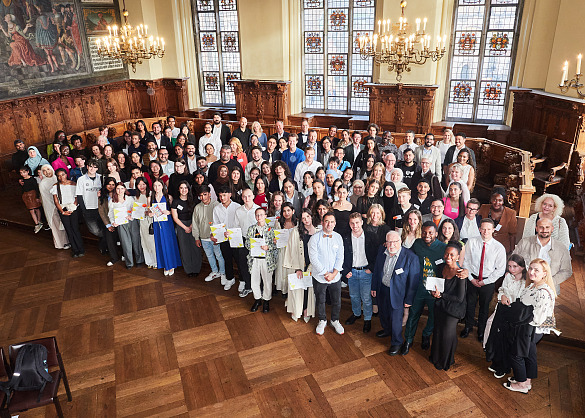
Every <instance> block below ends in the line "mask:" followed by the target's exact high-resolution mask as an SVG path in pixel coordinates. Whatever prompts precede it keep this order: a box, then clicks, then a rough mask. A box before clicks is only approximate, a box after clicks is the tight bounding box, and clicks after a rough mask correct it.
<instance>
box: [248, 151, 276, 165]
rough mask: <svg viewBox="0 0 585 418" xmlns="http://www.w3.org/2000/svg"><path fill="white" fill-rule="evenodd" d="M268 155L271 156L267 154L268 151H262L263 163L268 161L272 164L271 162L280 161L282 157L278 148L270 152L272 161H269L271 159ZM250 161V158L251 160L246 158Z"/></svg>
mask: <svg viewBox="0 0 585 418" xmlns="http://www.w3.org/2000/svg"><path fill="white" fill-rule="evenodd" d="M270 154H271V153H269V152H268V151H266V150H264V151H262V159H263V160H264V161H270V163H271V164H272V163H273V162H275V161H278V160H280V159H281V157H282V154H281V152H280V151H279V150H278V148H276V149H275V150H274V151H272V161H271V160H270V157H271V155H270ZM251 160H252V158H251V157H248V161H251Z"/></svg>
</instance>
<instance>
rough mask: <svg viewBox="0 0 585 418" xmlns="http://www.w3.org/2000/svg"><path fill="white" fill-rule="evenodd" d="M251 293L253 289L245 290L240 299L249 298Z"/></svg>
mask: <svg viewBox="0 0 585 418" xmlns="http://www.w3.org/2000/svg"><path fill="white" fill-rule="evenodd" d="M250 293H252V290H251V289H244V290H242V291H241V292H240V297H241V298H245V297H246V296H248V295H249V294H250Z"/></svg>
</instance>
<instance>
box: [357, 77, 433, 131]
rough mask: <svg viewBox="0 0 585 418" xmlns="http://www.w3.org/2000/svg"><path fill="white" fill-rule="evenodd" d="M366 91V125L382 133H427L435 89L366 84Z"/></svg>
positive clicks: (429, 126) (415, 86) (429, 128)
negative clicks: (368, 123) (368, 119)
mask: <svg viewBox="0 0 585 418" xmlns="http://www.w3.org/2000/svg"><path fill="white" fill-rule="evenodd" d="M366 87H368V88H369V90H370V122H372V123H375V124H377V125H378V126H380V127H381V128H382V129H383V130H390V131H393V132H404V131H407V130H413V131H415V132H416V133H426V132H430V131H431V124H432V123H433V109H434V107H435V92H436V90H437V87H438V86H436V85H432V86H422V85H420V86H417V85H405V84H374V83H369V84H366Z"/></svg>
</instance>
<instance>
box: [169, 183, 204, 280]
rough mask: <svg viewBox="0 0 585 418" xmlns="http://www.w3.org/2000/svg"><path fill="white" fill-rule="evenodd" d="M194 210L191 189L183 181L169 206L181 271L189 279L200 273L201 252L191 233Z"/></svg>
mask: <svg viewBox="0 0 585 418" xmlns="http://www.w3.org/2000/svg"><path fill="white" fill-rule="evenodd" d="M194 208H195V205H194V202H193V195H192V194H191V187H190V186H189V182H188V181H186V180H183V181H182V182H181V183H180V184H179V198H178V199H173V203H172V204H171V215H172V216H173V221H175V231H176V233H177V241H178V242H179V252H180V253H181V261H182V263H183V269H185V273H187V276H189V277H194V276H197V275H198V274H199V272H200V271H201V250H199V248H198V247H197V245H195V238H194V237H193V234H192V233H191V232H192V230H193V228H192V226H191V223H192V219H193V209H194Z"/></svg>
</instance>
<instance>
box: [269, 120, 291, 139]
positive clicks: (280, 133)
mask: <svg viewBox="0 0 585 418" xmlns="http://www.w3.org/2000/svg"><path fill="white" fill-rule="evenodd" d="M275 127H276V133H274V134H272V135H270V138H274V139H276V143H277V144H278V141H279V140H280V138H284V139H286V140H287V141H288V136H289V135H290V133H288V132H285V130H284V123H282V121H281V120H277V121H276V124H275Z"/></svg>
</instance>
